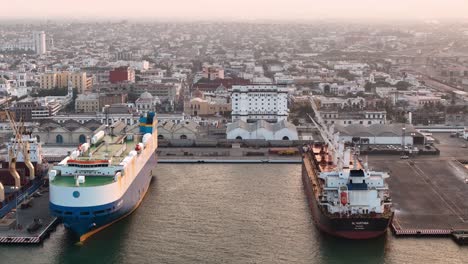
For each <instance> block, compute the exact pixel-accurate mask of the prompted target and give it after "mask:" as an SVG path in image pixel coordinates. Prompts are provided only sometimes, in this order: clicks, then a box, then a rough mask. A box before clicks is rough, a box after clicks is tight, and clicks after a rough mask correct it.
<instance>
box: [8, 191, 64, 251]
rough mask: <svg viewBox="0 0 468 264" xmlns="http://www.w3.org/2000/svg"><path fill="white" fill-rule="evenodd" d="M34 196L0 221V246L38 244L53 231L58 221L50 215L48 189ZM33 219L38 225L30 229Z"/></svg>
mask: <svg viewBox="0 0 468 264" xmlns="http://www.w3.org/2000/svg"><path fill="white" fill-rule="evenodd" d="M34 194H35V195H31V196H30V197H28V198H27V199H26V200H25V201H24V202H23V203H21V204H20V205H19V206H18V209H13V210H12V211H11V212H10V213H8V214H7V215H6V216H5V217H3V218H2V219H0V244H40V243H41V242H42V241H44V239H46V238H47V237H48V236H49V235H50V233H51V232H53V231H54V230H55V227H56V226H57V225H58V223H59V220H58V219H57V218H56V217H53V216H51V215H50V212H49V192H48V189H47V188H41V189H40V190H39V191H37V192H35V193H34ZM35 196H36V197H35ZM21 205H23V208H21V207H22V206H21ZM34 219H38V220H39V221H40V224H39V225H37V226H36V227H35V228H32V229H31V227H32V225H31V224H32V223H33V222H34ZM28 227H29V229H30V230H28Z"/></svg>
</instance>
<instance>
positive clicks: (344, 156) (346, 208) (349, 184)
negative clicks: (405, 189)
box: [302, 112, 394, 239]
mask: <svg viewBox="0 0 468 264" xmlns="http://www.w3.org/2000/svg"><path fill="white" fill-rule="evenodd" d="M315 116H316V119H318V120H317V121H315V120H314V119H313V118H311V120H312V121H313V123H314V124H315V125H316V127H317V128H318V130H319V132H320V134H321V136H322V138H323V142H320V143H314V144H311V145H305V146H303V147H302V161H303V162H302V181H303V185H304V189H305V193H306V196H307V200H308V203H309V207H310V210H311V213H312V218H313V221H314V222H315V224H316V226H317V227H318V228H319V229H320V230H322V231H323V232H325V233H328V234H330V235H333V236H337V237H341V238H347V239H370V238H375V237H378V236H381V235H383V234H385V233H386V231H387V228H388V226H389V225H390V223H391V221H392V219H393V214H394V213H393V208H392V202H391V198H390V193H389V189H388V185H387V184H386V182H385V181H386V179H387V178H388V177H389V174H388V173H387V172H382V171H372V170H369V168H368V164H367V162H365V163H364V164H363V163H362V162H361V159H360V158H359V153H358V149H357V148H354V147H353V145H352V144H345V142H343V141H342V140H339V134H338V133H333V125H331V126H330V127H327V126H326V124H325V123H324V122H321V121H322V119H321V118H320V114H317V112H316V114H315Z"/></svg>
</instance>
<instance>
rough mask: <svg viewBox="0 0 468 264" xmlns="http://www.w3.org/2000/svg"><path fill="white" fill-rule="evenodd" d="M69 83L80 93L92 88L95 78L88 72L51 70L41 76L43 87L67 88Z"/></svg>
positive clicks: (40, 81) (41, 86)
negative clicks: (88, 74) (89, 75)
mask: <svg viewBox="0 0 468 264" xmlns="http://www.w3.org/2000/svg"><path fill="white" fill-rule="evenodd" d="M69 83H71V85H72V86H73V88H76V89H77V90H78V93H84V92H87V91H90V90H91V88H92V86H93V78H92V77H88V76H87V75H86V72H50V73H43V74H42V75H41V76H40V77H39V85H40V88H41V89H53V88H66V87H68V84H69Z"/></svg>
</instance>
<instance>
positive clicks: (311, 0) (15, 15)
mask: <svg viewBox="0 0 468 264" xmlns="http://www.w3.org/2000/svg"><path fill="white" fill-rule="evenodd" d="M1 2H3V4H4V6H5V4H6V0H2V1H0V3H1ZM80 3H81V4H80V5H75V6H73V7H72V8H57V7H60V6H61V2H60V1H58V0H43V1H38V2H31V1H26V0H19V1H14V2H8V12H6V13H4V14H3V16H2V17H3V18H4V19H28V18H29V19H63V18H67V19H144V20H148V19H155V20H157V19H174V20H284V21H291V20H316V19H353V20H356V19H358V20H359V19H362V20H369V19H375V20H428V19H454V20H456V19H466V18H468V14H467V13H466V10H468V2H467V1H463V0H446V1H441V0H429V1H427V0H406V1H403V0H395V1H376V0H354V1H345V0H330V1H326V2H324V1H317V0H290V1H267V0H256V1H248V0H238V1H235V2H232V4H231V5H228V6H229V7H227V5H226V4H220V3H219V2H218V1H215V0H200V1H196V3H193V2H192V1H186V0H174V1H171V2H169V3H168V2H165V1H164V2H163V1H159V0H156V1H150V0H135V1H132V2H131V4H129V2H127V1H122V0H117V1H112V2H111V1H109V0H102V1H99V3H96V1H91V0H83V1H80Z"/></svg>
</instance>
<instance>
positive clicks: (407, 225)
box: [369, 134, 468, 241]
mask: <svg viewBox="0 0 468 264" xmlns="http://www.w3.org/2000/svg"><path fill="white" fill-rule="evenodd" d="M435 137H437V138H438V139H439V143H438V144H437V148H439V149H441V154H440V156H439V157H433V156H432V157H431V156H426V157H421V156H419V157H413V158H411V159H400V158H399V157H395V156H369V164H370V166H371V168H372V169H374V170H384V171H388V172H389V173H390V178H389V179H388V180H387V182H388V184H389V187H390V192H391V196H392V201H393V205H394V209H395V217H394V220H393V223H392V226H391V228H392V231H393V233H394V235H396V236H399V237H405V236H417V237H424V236H447V237H453V238H454V239H455V240H456V241H457V239H458V238H463V237H464V236H463V235H460V234H464V233H468V184H467V183H468V169H467V168H466V167H465V165H464V164H462V162H461V161H462V160H463V159H466V157H468V150H467V149H466V148H461V147H460V146H461V145H462V144H463V143H464V142H466V141H464V140H463V139H459V138H450V137H449V134H437V135H435Z"/></svg>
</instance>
